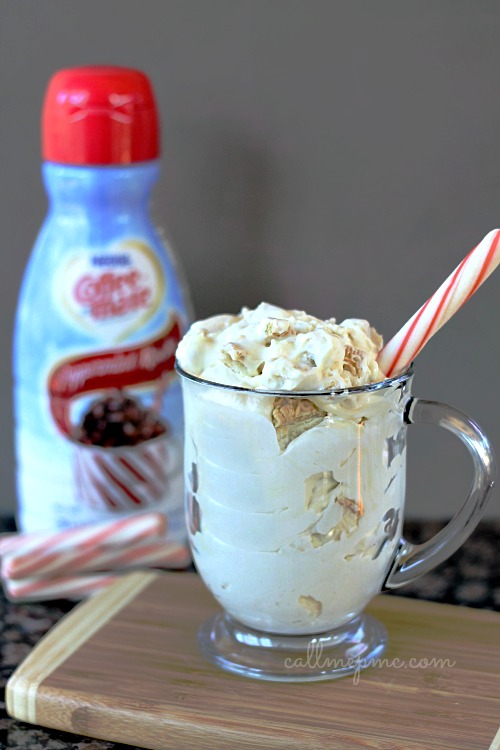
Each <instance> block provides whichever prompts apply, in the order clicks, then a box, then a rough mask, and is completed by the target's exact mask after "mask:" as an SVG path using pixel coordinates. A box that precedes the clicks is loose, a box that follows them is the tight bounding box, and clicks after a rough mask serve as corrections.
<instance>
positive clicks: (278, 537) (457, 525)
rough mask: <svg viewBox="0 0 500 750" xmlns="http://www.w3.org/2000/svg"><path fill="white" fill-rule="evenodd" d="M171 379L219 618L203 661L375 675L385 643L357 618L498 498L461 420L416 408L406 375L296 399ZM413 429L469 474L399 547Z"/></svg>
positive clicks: (429, 564) (479, 439) (272, 675)
mask: <svg viewBox="0 0 500 750" xmlns="http://www.w3.org/2000/svg"><path fill="white" fill-rule="evenodd" d="M177 371H178V372H179V374H180V376H181V381H182V387H183V398H184V410H185V475H186V476H185V482H186V494H187V520H188V527H189V536H190V544H191V547H192V551H193V556H194V560H195V564H196V567H197V569H198V571H199V573H200V575H201V577H202V579H203V581H204V582H205V584H206V586H207V587H208V589H209V590H210V591H211V593H212V594H213V596H214V597H215V598H216V599H217V601H218V602H219V603H220V604H221V606H222V607H223V610H224V611H223V612H220V613H218V614H217V615H215V616H214V617H213V618H211V620H209V621H208V622H206V623H204V624H203V625H202V626H201V629H200V632H199V644H200V647H201V650H202V652H203V653H204V655H205V656H206V657H207V658H208V659H209V660H210V661H212V662H213V663H215V664H218V665H219V666H220V667H223V668H224V669H227V670H230V671H233V672H237V673H239V674H244V675H247V676H251V677H257V678H261V679H268V680H282V681H305V680H320V679H329V678H334V677H340V676H343V675H346V674H350V673H353V672H355V671H357V670H359V669H360V668H362V667H363V666H369V664H370V661H371V660H373V659H375V658H378V657H379V656H380V655H381V653H382V652H383V650H384V648H385V645H386V642H387V634H386V631H385V628H384V626H383V625H382V623H380V622H379V621H377V620H376V619H375V618H373V617H371V616H370V615H367V614H366V613H364V612H363V610H364V608H365V607H366V605H367V604H368V602H369V601H370V600H371V599H372V598H373V597H374V596H375V595H376V594H378V593H379V592H380V591H384V590H387V589H395V588H398V587H400V586H403V585H404V584H406V583H408V582H410V581H413V580H414V579H415V578H417V577H418V576H420V575H422V574H423V573H426V572H427V571H429V570H431V569H432V568H433V567H434V566H435V565H438V564H439V563H441V562H443V561H444V560H445V559H446V558H448V557H449V556H450V555H451V554H452V553H453V552H455V551H456V550H457V549H458V547H459V546H460V545H461V544H462V543H463V541H464V540H465V539H466V538H467V537H468V536H469V535H470V534H471V532H472V531H473V529H474V528H475V526H476V524H477V523H478V521H479V519H480V517H481V515H482V513H483V511H484V508H485V505H486V502H487V499H488V497H489V494H490V490H491V487H492V485H493V478H494V470H495V462H494V457H493V454H492V451H491V449H490V446H489V443H488V440H487V438H486V437H485V435H484V434H483V433H482V432H481V430H480V428H479V427H478V426H477V425H476V424H475V423H474V422H473V421H472V420H470V419H469V418H468V417H467V416H465V415H464V414H462V413H461V412H459V411H457V410H455V409H453V408H451V407H448V406H445V405H443V404H439V403H436V402H433V401H424V400H421V399H417V398H414V397H413V396H412V395H411V392H410V389H411V382H412V376H413V372H412V369H411V368H410V369H409V370H408V371H407V372H406V373H404V374H403V375H400V376H399V377H396V378H392V379H388V380H384V381H382V382H379V383H374V384H370V385H367V386H361V387H355V388H348V389H338V390H331V391H328V392H325V391H322V392H304V393H299V392H283V391H254V390H250V389H245V388H240V387H233V386H225V385H220V384H216V383H210V382H208V381H204V380H201V379H199V378H197V377H195V376H192V375H190V374H188V373H186V372H184V371H183V370H182V368H181V367H180V366H179V365H177ZM415 422H427V423H432V424H436V425H440V426H441V427H445V428H446V429H447V430H450V431H451V432H453V433H454V434H455V435H457V437H459V438H460V440H461V441H462V442H463V443H465V445H466V446H467V448H468V449H469V452H470V454H471V457H472V460H473V464H474V480H473V484H472V488H471V490H470V493H469V496H468V498H467V500H466V502H465V503H464V505H463V506H462V507H461V508H460V510H459V511H458V512H457V513H456V515H455V516H454V518H453V519H452V520H451V521H450V522H449V523H448V525H447V526H446V527H445V528H444V529H442V530H441V531H440V532H439V533H438V534H437V535H436V536H434V537H433V538H432V539H431V540H429V541H428V542H426V543H425V544H421V545H417V546H414V545H412V544H410V543H409V542H407V541H406V540H405V539H404V538H402V536H401V531H402V525H403V513H404V499H405V465H406V430H407V425H409V424H412V423H415ZM319 655H320V656H321V658H318V657H319Z"/></svg>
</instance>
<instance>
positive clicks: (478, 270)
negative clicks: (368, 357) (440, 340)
mask: <svg viewBox="0 0 500 750" xmlns="http://www.w3.org/2000/svg"><path fill="white" fill-rule="evenodd" d="M499 263H500V230H499V229H493V230H492V231H491V232H489V233H488V234H487V235H486V237H485V238H484V239H483V240H481V242H480V243H479V245H477V247H475V248H474V249H473V250H471V252H470V253H469V254H468V255H467V257H466V258H464V259H463V261H462V262H461V263H460V265H459V266H457V268H456V269H455V270H454V271H453V273H452V274H450V276H448V278H447V279H446V281H445V282H444V283H443V284H441V286H440V287H439V289H438V290H437V291H436V292H435V293H434V294H433V295H432V297H429V299H428V300H427V302H426V303H425V304H424V305H422V307H421V308H420V309H419V310H417V312H416V313H415V315H413V317H411V318H410V320H409V321H408V322H407V323H406V324H405V325H404V326H403V328H401V330H400V331H398V333H396V335H395V336H393V338H392V339H391V340H390V341H388V343H387V344H386V345H385V346H384V348H383V349H382V350H381V352H380V353H379V355H378V363H379V366H380V369H381V370H382V371H383V372H384V374H385V375H386V377H388V378H389V377H393V376H394V375H398V374H399V373H401V372H403V371H404V370H405V369H406V368H407V367H408V366H409V365H410V364H411V362H412V361H413V360H414V359H415V357H416V356H417V354H418V353H419V352H420V351H421V349H422V348H423V347H424V346H425V344H426V343H427V342H428V341H429V339H430V338H431V336H433V335H434V334H435V333H436V331H438V330H439V329H440V328H441V326H443V325H444V324H445V323H446V322H447V321H448V320H449V319H450V318H451V316H452V315H454V314H455V313H456V311H457V310H458V309H459V308H460V307H461V306H462V305H463V304H464V303H465V302H467V300H468V299H469V298H470V297H472V295H473V294H474V292H475V291H476V290H477V289H478V288H479V287H480V286H481V284H482V283H483V281H485V280H486V279H487V278H488V276H489V275H490V274H491V273H492V272H493V271H494V270H495V268H496V267H497V266H498V264H499Z"/></svg>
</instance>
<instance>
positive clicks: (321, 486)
mask: <svg viewBox="0 0 500 750" xmlns="http://www.w3.org/2000/svg"><path fill="white" fill-rule="evenodd" d="M304 485H305V491H306V510H312V511H314V512H315V513H318V514H319V513H322V512H323V511H324V510H326V508H328V505H329V504H330V499H331V494H332V492H333V490H335V489H337V487H338V486H339V485H340V482H338V481H337V480H336V479H335V477H334V476H333V472H331V471H320V472H318V473H317V474H311V476H310V477H308V478H307V479H306V480H305V482H304Z"/></svg>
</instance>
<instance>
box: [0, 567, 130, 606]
mask: <svg viewBox="0 0 500 750" xmlns="http://www.w3.org/2000/svg"><path fill="white" fill-rule="evenodd" d="M118 578H119V576H114V575H108V574H107V573H106V574H103V573H101V574H99V573H96V574H94V575H91V576H61V577H59V578H23V579H22V580H20V581H10V580H5V581H4V582H3V586H4V590H5V595H6V597H7V599H10V601H13V602H18V601H30V602H36V601H44V600H50V599H75V600H76V601H78V600H80V599H83V598H85V597H86V596H90V595H91V594H95V593H96V592H97V591H100V590H101V589H103V588H105V587H106V586H109V585H110V584H111V583H114V582H115V581H117V580H118Z"/></svg>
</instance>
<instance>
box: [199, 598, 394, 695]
mask: <svg viewBox="0 0 500 750" xmlns="http://www.w3.org/2000/svg"><path fill="white" fill-rule="evenodd" d="M198 644H199V647H200V650H201V652H202V653H203V655H204V656H205V657H206V658H207V659H208V661H210V662H212V664H216V665H217V666H218V667H221V668H222V669H225V670H227V671H229V672H235V673H236V674H240V675H244V676H245V677H253V678H256V679H259V680H271V681H274V682H316V681H318V680H332V679H336V678H339V677H345V676H348V675H353V674H354V675H356V674H359V671H360V670H361V669H366V668H367V667H370V666H373V661H374V660H375V659H378V658H379V657H380V656H381V655H382V653H383V652H384V649H385V647H386V645H387V631H386V629H385V627H384V626H383V625H382V623H380V622H379V621H378V620H376V619H375V618H374V617H372V616H371V615H367V614H361V615H359V616H357V617H355V618H354V619H353V620H351V621H350V622H348V623H347V624H346V625H343V626H342V627H341V628H337V629H335V630H329V631H327V632H324V633H317V634H314V635H298V636H293V635H276V634H273V633H265V632H263V631H260V630H253V629H252V628H248V627H247V626H246V625H242V624H241V623H240V622H237V621H236V620H234V619H233V618H232V617H230V616H229V615H228V614H226V613H224V612H219V613H218V614H216V615H215V616H214V617H211V618H210V619H209V620H207V621H206V622H204V623H203V625H202V626H201V628H200V630H199V633H198Z"/></svg>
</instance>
